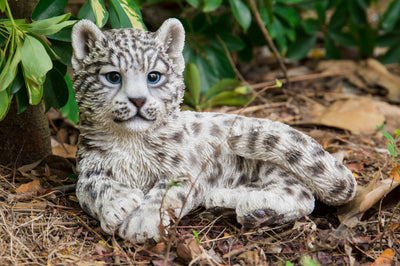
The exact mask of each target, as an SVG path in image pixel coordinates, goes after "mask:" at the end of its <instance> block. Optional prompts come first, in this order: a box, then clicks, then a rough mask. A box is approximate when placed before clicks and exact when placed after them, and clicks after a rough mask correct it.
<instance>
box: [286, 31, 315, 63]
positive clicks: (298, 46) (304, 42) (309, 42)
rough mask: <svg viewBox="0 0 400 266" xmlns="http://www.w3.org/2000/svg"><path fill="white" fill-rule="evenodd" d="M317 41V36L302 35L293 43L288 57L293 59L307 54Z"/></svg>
mask: <svg viewBox="0 0 400 266" xmlns="http://www.w3.org/2000/svg"><path fill="white" fill-rule="evenodd" d="M316 41H317V36H315V35H313V36H300V37H299V38H298V39H297V40H296V42H294V43H292V44H291V45H290V46H289V48H288V52H287V54H286V57H287V58H290V59H292V60H299V59H301V58H303V57H305V56H306V55H307V53H308V52H309V51H310V50H311V49H312V48H313V47H314V45H315V42H316Z"/></svg>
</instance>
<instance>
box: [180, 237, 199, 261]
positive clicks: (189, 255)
mask: <svg viewBox="0 0 400 266" xmlns="http://www.w3.org/2000/svg"><path fill="white" fill-rule="evenodd" d="M176 253H177V254H178V256H179V258H181V259H182V260H184V261H186V262H189V261H191V260H193V259H194V258H196V257H198V256H199V255H200V254H202V253H203V251H202V249H201V247H200V246H199V245H198V244H197V241H196V239H195V238H194V237H193V236H191V237H187V238H184V239H183V240H181V241H180V242H179V243H178V246H177V249H176Z"/></svg>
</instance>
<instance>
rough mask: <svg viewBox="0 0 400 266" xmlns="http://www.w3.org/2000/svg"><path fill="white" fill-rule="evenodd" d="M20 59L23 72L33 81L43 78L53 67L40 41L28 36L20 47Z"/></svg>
mask: <svg viewBox="0 0 400 266" xmlns="http://www.w3.org/2000/svg"><path fill="white" fill-rule="evenodd" d="M21 57H22V66H23V68H24V72H26V73H27V74H28V75H29V77H31V78H34V79H40V78H42V77H44V76H45V75H46V73H47V72H48V71H49V70H50V69H51V68H52V66H53V64H52V62H51V59H50V57H49V55H48V54H47V52H46V49H45V48H44V47H43V45H42V44H41V43H40V41H38V40H37V39H36V38H35V37H32V36H29V35H28V36H26V38H25V41H24V45H23V46H22V50H21ZM25 77H26V75H25Z"/></svg>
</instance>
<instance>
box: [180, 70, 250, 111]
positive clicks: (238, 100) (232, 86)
mask: <svg viewBox="0 0 400 266" xmlns="http://www.w3.org/2000/svg"><path fill="white" fill-rule="evenodd" d="M185 81H186V88H187V90H186V92H185V95H184V103H185V104H186V105H188V106H191V107H192V108H193V109H195V110H197V111H201V110H205V109H209V108H213V107H217V106H221V105H236V106H243V105H245V104H247V103H248V102H250V101H251V97H250V96H248V95H249V93H250V92H251V89H250V88H248V87H246V86H241V84H240V82H239V81H237V80H236V79H222V80H220V81H218V82H217V83H216V84H214V85H213V86H212V87H211V88H210V89H209V90H208V91H207V92H205V93H202V92H201V90H200V87H201V79H200V73H199V70H198V69H197V67H196V65H195V64H193V63H188V64H187V65H186V70H185Z"/></svg>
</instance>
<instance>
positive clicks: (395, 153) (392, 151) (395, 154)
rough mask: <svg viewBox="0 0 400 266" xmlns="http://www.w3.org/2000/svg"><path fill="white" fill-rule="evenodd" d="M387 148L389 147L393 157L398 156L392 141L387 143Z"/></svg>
mask: <svg viewBox="0 0 400 266" xmlns="http://www.w3.org/2000/svg"><path fill="white" fill-rule="evenodd" d="M387 149H388V151H389V153H390V155H392V157H393V158H395V157H397V151H396V148H395V147H393V144H392V143H388V144H387Z"/></svg>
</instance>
